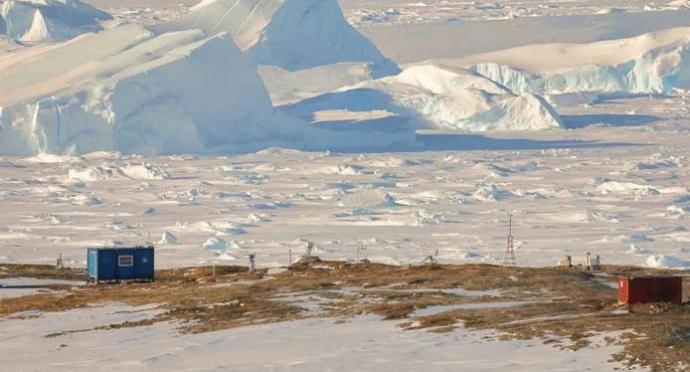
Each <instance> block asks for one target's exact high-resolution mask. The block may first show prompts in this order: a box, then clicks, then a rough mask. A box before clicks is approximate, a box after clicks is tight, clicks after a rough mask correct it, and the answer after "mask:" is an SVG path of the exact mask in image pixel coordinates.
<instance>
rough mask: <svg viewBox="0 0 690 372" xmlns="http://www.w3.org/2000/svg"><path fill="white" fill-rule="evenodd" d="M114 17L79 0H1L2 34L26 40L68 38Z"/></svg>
mask: <svg viewBox="0 0 690 372" xmlns="http://www.w3.org/2000/svg"><path fill="white" fill-rule="evenodd" d="M109 19H112V17H111V16H110V14H108V13H105V12H102V11H100V10H98V9H96V8H94V7H92V6H90V5H87V4H84V3H82V2H81V1H79V0H7V1H4V2H2V1H0V36H6V37H8V38H10V39H13V40H16V41H19V42H22V43H38V42H51V41H59V40H67V39H69V38H72V37H74V36H76V35H79V34H81V33H84V32H88V31H93V30H99V29H101V26H100V23H99V22H100V21H105V20H109Z"/></svg>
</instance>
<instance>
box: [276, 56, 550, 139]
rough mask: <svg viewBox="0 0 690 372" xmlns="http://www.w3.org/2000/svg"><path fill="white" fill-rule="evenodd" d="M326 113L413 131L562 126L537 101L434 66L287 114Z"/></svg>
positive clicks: (306, 104)
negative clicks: (366, 115) (368, 116)
mask: <svg viewBox="0 0 690 372" xmlns="http://www.w3.org/2000/svg"><path fill="white" fill-rule="evenodd" d="M332 110H347V111H349V112H373V111H378V112H381V111H384V112H388V113H391V114H392V115H395V116H397V117H398V119H399V118H407V119H408V120H409V121H411V122H414V123H415V124H416V125H419V126H420V128H419V129H446V130H448V129H450V130H465V131H489V130H542V129H548V128H556V127H560V126H562V122H561V119H560V117H559V116H558V114H557V113H556V112H555V111H554V110H553V108H552V107H551V106H550V105H549V104H548V103H547V102H546V101H545V100H544V99H543V98H541V97H538V96H535V95H532V94H528V93H525V94H520V95H516V94H513V93H512V92H510V91H508V90H507V89H505V88H503V87H500V86H498V85H497V84H495V83H493V82H491V81H490V80H488V79H486V78H484V77H482V76H480V75H478V74H476V73H473V72H470V71H468V70H465V69H458V68H451V67H446V66H440V65H418V66H413V67H410V68H408V69H406V70H405V71H403V72H402V73H400V74H399V75H396V76H390V77H385V78H381V79H378V80H374V81H366V82H362V83H360V84H356V85H354V86H351V87H348V88H342V89H340V90H338V91H336V92H333V93H331V94H326V95H322V96H319V97H315V98H313V99H310V100H305V101H302V102H300V103H297V104H294V105H292V106H291V107H289V108H288V112H291V113H293V114H295V115H297V116H300V117H303V118H305V119H310V118H312V117H314V116H316V115H317V114H318V113H319V112H324V111H332ZM385 120H389V118H388V117H386V118H385V119H384V120H382V121H385ZM420 122H421V123H422V124H419V123H420Z"/></svg>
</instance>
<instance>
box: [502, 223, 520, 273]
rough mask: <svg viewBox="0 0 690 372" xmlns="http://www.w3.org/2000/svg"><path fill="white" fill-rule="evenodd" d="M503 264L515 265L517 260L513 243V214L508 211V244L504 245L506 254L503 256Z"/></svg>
mask: <svg viewBox="0 0 690 372" xmlns="http://www.w3.org/2000/svg"><path fill="white" fill-rule="evenodd" d="M503 266H507V267H514V268H516V267H517V260H516V259H515V245H514V244H513V214H512V213H508V244H507V245H506V254H505V256H504V257H503Z"/></svg>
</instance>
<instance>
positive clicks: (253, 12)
mask: <svg viewBox="0 0 690 372" xmlns="http://www.w3.org/2000/svg"><path fill="white" fill-rule="evenodd" d="M170 29H176V30H183V29H201V30H203V31H204V32H205V33H206V34H207V35H216V34H219V33H223V32H227V33H229V34H230V35H231V36H232V38H233V39H234V40H235V42H236V43H237V45H238V46H239V47H240V49H242V51H244V52H246V53H247V54H249V55H250V56H251V58H252V60H253V61H254V62H255V63H256V64H259V65H274V66H279V67H281V68H283V69H286V70H289V71H295V70H301V69H305V68H310V67H315V66H322V65H329V64H334V63H338V62H369V63H372V65H373V70H374V72H375V75H376V76H377V77H378V76H385V75H391V74H395V73H397V72H398V71H399V70H398V67H397V66H396V65H395V64H394V63H393V62H392V61H390V60H389V59H387V58H385V57H384V56H383V55H382V54H381V53H380V52H379V50H378V49H377V48H376V46H374V44H373V43H372V42H371V41H369V40H368V39H367V38H365V37H364V36H362V35H361V34H360V33H359V32H357V31H356V30H355V29H354V28H353V27H352V26H350V24H348V23H347V21H346V20H345V18H344V17H343V14H342V11H341V9H340V7H339V5H338V3H337V1H336V0H205V1H202V2H201V3H199V4H198V5H197V6H195V7H193V8H192V10H191V12H190V13H189V14H188V15H187V16H185V17H184V18H183V19H182V20H181V21H179V22H177V23H175V24H172V25H166V26H163V27H162V28H161V30H163V31H165V30H170Z"/></svg>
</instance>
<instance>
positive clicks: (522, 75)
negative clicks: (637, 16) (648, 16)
mask: <svg viewBox="0 0 690 372" xmlns="http://www.w3.org/2000/svg"><path fill="white" fill-rule="evenodd" d="M689 60H690V28H687V27H681V28H673V29H668V30H663V31H658V32H653V33H647V34H643V35H640V36H637V37H632V38H627V39H618V40H607V41H600V42H595V43H589V44H538V45H529V46H524V47H517V48H513V49H508V50H503V51H498V52H492V53H487V54H481V55H475V56H471V57H466V58H463V59H460V60H456V61H453V64H454V65H456V64H457V65H461V66H468V67H469V68H470V69H471V70H473V71H475V72H477V73H479V74H481V75H483V76H486V77H487V78H489V79H491V80H493V81H495V82H497V83H499V84H501V85H503V86H505V87H507V88H509V89H510V90H512V91H514V92H531V93H535V94H542V95H547V94H548V95H556V94H563V93H584V92H594V93H616V94H620V93H623V94H637V93H644V94H658V93H662V94H663V93H669V92H671V91H672V90H673V89H675V88H680V89H688V88H690V61H689ZM446 62H447V63H450V62H449V61H446Z"/></svg>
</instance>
